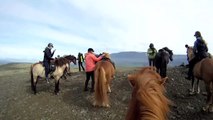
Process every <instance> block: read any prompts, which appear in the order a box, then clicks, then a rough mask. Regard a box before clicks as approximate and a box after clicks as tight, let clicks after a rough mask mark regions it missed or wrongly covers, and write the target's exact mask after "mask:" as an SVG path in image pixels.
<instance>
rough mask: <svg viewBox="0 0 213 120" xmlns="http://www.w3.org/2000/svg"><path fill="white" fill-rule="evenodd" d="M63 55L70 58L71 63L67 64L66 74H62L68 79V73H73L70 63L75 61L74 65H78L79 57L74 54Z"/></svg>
mask: <svg viewBox="0 0 213 120" xmlns="http://www.w3.org/2000/svg"><path fill="white" fill-rule="evenodd" d="M63 57H64V58H66V59H68V60H69V63H68V65H67V68H66V70H65V71H64V74H63V76H62V77H63V78H64V79H67V75H69V76H70V75H71V71H70V63H71V62H73V63H74V65H76V61H77V58H76V57H75V56H74V55H64V56H63Z"/></svg>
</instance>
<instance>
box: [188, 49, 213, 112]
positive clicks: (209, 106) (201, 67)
mask: <svg viewBox="0 0 213 120" xmlns="http://www.w3.org/2000/svg"><path fill="white" fill-rule="evenodd" d="M187 51H188V53H187V55H190V53H193V49H192V48H188V50H187ZM188 57H189V59H191V58H190V56H188ZM194 77H195V78H197V79H198V82H197V86H198V92H199V80H203V81H204V83H205V87H206V92H207V100H206V105H205V106H204V107H203V110H204V111H209V112H213V59H212V58H211V55H210V54H209V57H208V58H204V59H202V60H201V61H199V62H198V63H196V64H195V66H194V68H193V76H192V92H194Z"/></svg>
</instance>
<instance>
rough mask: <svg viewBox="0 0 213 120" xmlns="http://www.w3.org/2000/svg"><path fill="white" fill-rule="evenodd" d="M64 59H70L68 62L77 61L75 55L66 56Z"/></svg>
mask: <svg viewBox="0 0 213 120" xmlns="http://www.w3.org/2000/svg"><path fill="white" fill-rule="evenodd" d="M63 57H64V58H66V59H68V60H73V59H76V57H75V56H74V55H64V56H63Z"/></svg>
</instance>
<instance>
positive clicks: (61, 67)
mask: <svg viewBox="0 0 213 120" xmlns="http://www.w3.org/2000/svg"><path fill="white" fill-rule="evenodd" d="M66 67H67V64H64V65H62V66H56V68H55V71H54V72H53V74H56V73H58V72H64V70H65V69H66Z"/></svg>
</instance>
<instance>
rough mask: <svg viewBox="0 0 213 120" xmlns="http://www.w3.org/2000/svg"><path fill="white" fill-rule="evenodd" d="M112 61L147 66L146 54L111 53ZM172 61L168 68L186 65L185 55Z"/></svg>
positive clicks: (26, 60)
mask: <svg viewBox="0 0 213 120" xmlns="http://www.w3.org/2000/svg"><path fill="white" fill-rule="evenodd" d="M110 55H111V58H112V60H113V61H114V62H115V64H116V66H118V67H140V66H147V65H148V58H147V54H146V52H135V51H128V52H119V53H112V54H110ZM173 59H174V60H173V61H172V62H171V61H170V62H169V65H168V66H172V67H173V66H179V65H181V64H183V63H185V64H186V63H187V61H186V55H174V56H173ZM35 61H38V60H29V59H25V60H23V59H12V58H10V59H9V58H7V59H0V64H7V63H34V62H35Z"/></svg>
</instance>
